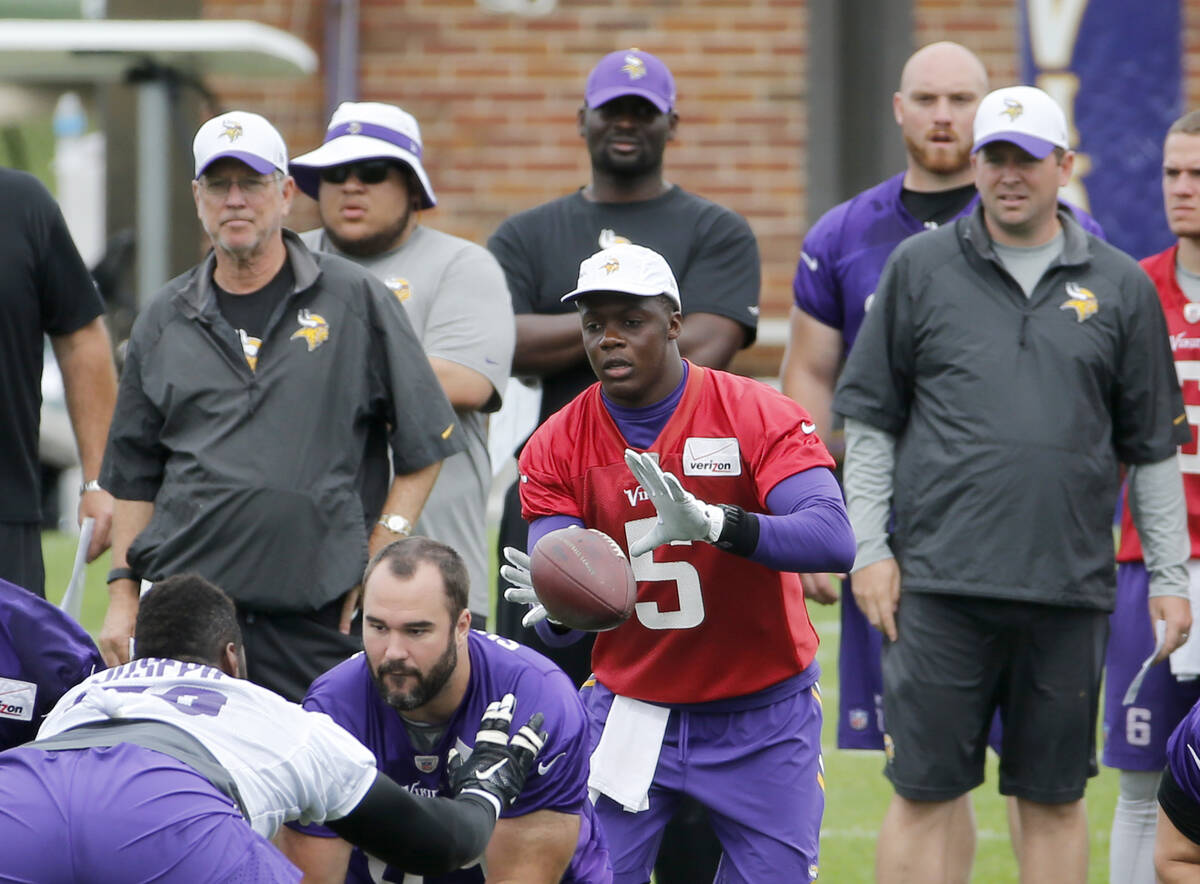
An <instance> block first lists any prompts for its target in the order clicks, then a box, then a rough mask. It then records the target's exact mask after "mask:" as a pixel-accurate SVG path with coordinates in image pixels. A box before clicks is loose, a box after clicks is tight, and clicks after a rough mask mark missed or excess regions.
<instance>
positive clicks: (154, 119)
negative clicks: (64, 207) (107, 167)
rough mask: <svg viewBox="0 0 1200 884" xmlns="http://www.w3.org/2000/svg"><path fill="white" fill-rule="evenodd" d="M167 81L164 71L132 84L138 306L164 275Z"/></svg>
mask: <svg viewBox="0 0 1200 884" xmlns="http://www.w3.org/2000/svg"><path fill="white" fill-rule="evenodd" d="M169 90H170V84H169V82H168V78H167V76H166V71H160V72H158V74H157V76H149V77H146V78H145V79H140V80H139V81H138V83H137V103H138V107H137V111H138V112H137V143H138V148H137V153H138V159H137V231H138V239H137V256H138V258H137V283H138V285H137V297H138V309H139V310H141V309H143V308H144V307H145V306H146V305H147V304H148V303H150V299H151V297H152V296H153V295H154V293H155V292H156V291H158V290H159V289H160V288H161V287H162V285H163V283H165V282H166V281H167V280H168V279H169V278H170V276H169V269H168V268H169V266H170V260H169V257H168V256H169V255H170V247H171V212H170V168H171V156H170V148H171V139H170V129H169V126H170V113H171V107H170V96H169Z"/></svg>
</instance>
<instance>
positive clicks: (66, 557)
mask: <svg viewBox="0 0 1200 884" xmlns="http://www.w3.org/2000/svg"><path fill="white" fill-rule="evenodd" d="M492 546H493V547H494V544H492ZM43 551H44V553H45V559H46V587H47V595H48V596H49V598H50V599H51V601H55V602H57V601H59V600H60V599H61V597H62V593H63V591H64V590H65V588H66V584H67V579H68V578H69V577H70V572H71V562H72V558H73V556H74V541H73V540H72V539H71V538H69V537H67V536H65V535H62V534H57V533H47V534H45V535H44V536H43ZM108 568H109V561H108V556H107V555H105V556H103V557H102V558H101V559H100V560H98V561H97V562H95V563H93V564H92V565H91V566H89V568H88V575H87V591H86V593H85V596H84V608H83V624H84V626H85V627H86V628H87V629H88V630H89V631H90V632H91V633H92V634H93V635H95V634H96V632H97V631H98V630H99V628H100V623H101V620H102V619H103V617H104V607H105V600H106V598H107V594H106V592H105V588H104V575H105V574H106V573H107V571H108ZM809 610H810V611H811V613H812V617H813V620H814V622H815V623H816V626H817V631H818V632H819V633H820V635H821V650H820V654H819V659H820V662H821V665H822V668H823V670H824V673H825V674H824V677H823V678H822V679H821V692H822V695H823V697H824V702H825V708H826V710H828V714H827V716H826V721H825V732H824V735H823V739H822V744H823V746H824V750H825V782H826V786H827V790H828V791H827V798H826V805H825V821H824V827H823V829H822V833H821V880H822V881H825V882H830V884H860V882H862V884H867V882H870V881H872V880H873V876H874V856H875V836H876V833H877V832H878V829H879V823H880V820H882V819H883V812H884V809H885V808H886V807H887V803H888V800H889V798H890V797H891V787H890V786H889V785H888V783H887V781H886V780H885V779H884V778H883V774H882V773H881V770H882V768H883V756H882V754H881V753H877V752H846V751H840V750H838V749H835V748H834V743H835V732H834V724H835V721H834V717H833V716H834V710H836V709H837V704H838V685H837V649H838V612H837V608H836V607H821V606H818V605H812V606H810V609H809ZM989 754H990V753H989ZM1116 797H1117V775H1116V772H1115V771H1112V770H1109V769H1107V768H1101V773H1100V776H1099V777H1097V778H1096V779H1094V780H1092V782H1091V784H1090V786H1089V788H1088V793H1087V807H1088V821H1089V824H1090V829H1091V847H1092V854H1091V866H1090V874H1089V876H1088V881H1089V882H1091V884H1106V882H1107V881H1108V832H1109V826H1110V824H1111V821H1112V813H1113V806H1114V805H1115V803H1116ZM974 800H975V813H976V817H977V820H978V826H979V839H978V848H977V851H976V857H975V874H974V876H973V877H972V881H973V882H975V884H1010V882H1014V881H1016V880H1017V870H1016V864H1015V862H1014V860H1013V856H1012V850H1011V848H1010V846H1009V842H1008V824H1007V821H1006V817H1005V806H1004V801H1003V799H1002V798H1001V797H1000V795H999V794H998V793H997V792H996V759H995V756H992V757H991V758H990V760H989V764H988V771H987V782H986V783H984V785H983V786H981V787H980V788H979V789H977V790H976V791H975V793H974Z"/></svg>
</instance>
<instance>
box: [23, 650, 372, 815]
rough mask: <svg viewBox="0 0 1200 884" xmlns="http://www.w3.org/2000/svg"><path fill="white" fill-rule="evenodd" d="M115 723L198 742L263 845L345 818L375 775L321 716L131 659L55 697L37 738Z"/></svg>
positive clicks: (215, 679)
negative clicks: (290, 829)
mask: <svg viewBox="0 0 1200 884" xmlns="http://www.w3.org/2000/svg"><path fill="white" fill-rule="evenodd" d="M122 718H125V719H146V720H152V721H163V722H167V723H168V724H173V725H175V726H176V727H179V728H182V729H183V730H185V731H187V733H189V734H191V735H192V736H193V737H195V738H196V739H197V740H199V741H200V742H201V743H202V744H203V745H204V747H205V748H206V749H208V751H209V752H211V753H212V754H213V756H214V757H215V758H216V759H217V761H219V762H220V763H221V764H222V765H223V766H224V767H225V769H226V770H228V771H229V773H230V775H231V776H232V777H233V780H234V782H235V783H237V787H238V791H239V792H240V793H241V798H242V803H243V804H244V805H245V808H246V812H247V813H248V814H249V815H250V820H249V822H250V825H251V826H253V827H254V830H255V831H256V832H258V833H259V834H261V835H263V836H264V837H267V838H270V837H272V836H273V835H274V834H275V832H276V831H277V830H278V829H279V827H280V826H281V825H282V824H283V823H285V822H289V821H291V820H299V821H301V822H303V823H308V822H316V823H320V822H323V821H325V820H327V819H338V818H340V817H343V816H345V815H346V814H347V813H349V812H350V811H351V810H353V809H354V808H355V807H356V806H357V805H358V803H359V802H360V801H362V799H363V796H365V795H366V794H367V790H368V789H369V788H370V787H371V783H372V782H374V780H375V776H376V770H375V756H374V755H372V754H371V752H370V750H368V749H367V748H366V747H365V746H363V745H362V743H360V742H359V741H358V740H356V739H355V738H354V737H352V736H351V735H350V734H349V733H348V732H347V731H345V730H343V729H342V728H341V727H340V726H339V725H337V724H335V723H334V722H333V719H331V718H330V717H329V716H328V715H325V714H324V713H321V712H309V711H308V710H306V709H302V708H301V707H300V706H299V705H297V704H295V703H289V702H288V701H287V700H285V699H283V697H281V696H279V695H278V694H276V693H274V692H272V691H269V690H267V689H266V688H263V687H260V686H258V685H256V684H253V683H251V682H248V681H246V680H245V679H241V678H233V677H231V676H228V675H226V674H225V673H223V672H221V671H220V670H219V669H214V668H213V667H211V666H203V665H201V664H198V663H183V662H180V661H178V660H162V659H156V658H147V659H143V660H134V661H132V662H130V663H126V664H124V665H123V666H117V667H115V668H113V669H108V670H106V671H104V672H100V673H97V674H96V675H93V676H92V677H91V678H88V679H87V680H86V681H84V682H81V683H80V684H78V685H76V686H75V687H74V688H72V689H71V690H70V691H68V692H67V693H66V694H65V695H63V698H62V699H61V700H60V701H59V702H58V704H57V705H56V706H55V707H54V709H53V710H51V712H50V714H49V715H47V716H46V720H45V722H44V723H43V724H42V727H41V730H40V731H38V737H39V738H40V739H44V738H46V737H50V736H53V735H55V734H59V733H62V732H63V731H65V730H69V729H71V728H73V727H78V726H79V725H83V724H94V723H97V722H104V721H109V720H113V719H122Z"/></svg>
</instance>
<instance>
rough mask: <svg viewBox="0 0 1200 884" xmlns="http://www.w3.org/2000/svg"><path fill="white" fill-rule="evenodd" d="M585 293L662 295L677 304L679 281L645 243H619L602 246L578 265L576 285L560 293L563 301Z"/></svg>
mask: <svg viewBox="0 0 1200 884" xmlns="http://www.w3.org/2000/svg"><path fill="white" fill-rule="evenodd" d="M588 292H617V293H619V294H625V295H642V296H644V297H653V296H654V295H666V296H667V297H668V298H670V299H671V300H672V301H674V302H675V307H676V308H678V307H679V306H680V304H679V284H678V283H677V282H675V274H674V273H672V272H671V266H670V265H669V264H668V263H667V259H666V258H664V257H663V256H662V255H660V254H659V253H658V252H656V251H653V250H652V249H648V248H646V247H645V246H635V245H631V244H630V243H621V244H619V245H615V246H609V247H608V248H607V249H602V250H601V251H599V252H596V254H594V255H592V257H590V258H585V259H584V260H583V261H582V263H580V265H579V284H578V285H577V286H576V287H575V289H574V290H573V291H570V292H567V294H565V295H563V296H562V301H563V302H564V303H566V302H568V301H574V300H575V299H576V298H578V297H579V296H580V295H585V294H587V293H588Z"/></svg>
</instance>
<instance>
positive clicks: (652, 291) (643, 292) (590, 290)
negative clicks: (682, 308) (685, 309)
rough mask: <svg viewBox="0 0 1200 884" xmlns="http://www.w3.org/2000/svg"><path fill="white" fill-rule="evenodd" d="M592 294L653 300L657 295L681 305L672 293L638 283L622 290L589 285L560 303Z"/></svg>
mask: <svg viewBox="0 0 1200 884" xmlns="http://www.w3.org/2000/svg"><path fill="white" fill-rule="evenodd" d="M590 294H611V295H635V296H639V297H642V298H653V297H654V296H655V295H666V296H667V297H668V298H670V299H671V300H672V301H674V302H675V304H676V306H678V305H679V298H678V297H676V296H675V295H674V294H672V293H671V292H664V291H663V290H662V289H661V288H659V287H656V286H648V285H637V284H636V283H622V287H621V288H617V287H615V286H612V285H588V286H582V287H580V288H577V289H574V290H573V291H569V292H567V293H566V294H565V295H563V296H562V297H561V298H559V302H560V303H563V304H566V303H568V302H570V301H574V300H577V299H578V298H580V297H582V296H583V295H590Z"/></svg>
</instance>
